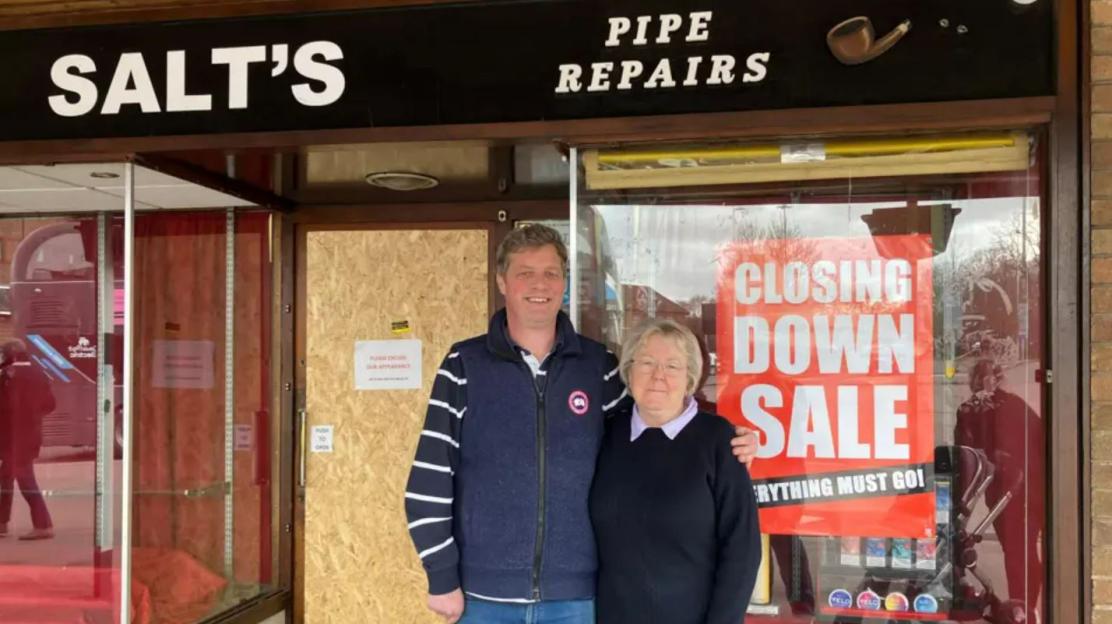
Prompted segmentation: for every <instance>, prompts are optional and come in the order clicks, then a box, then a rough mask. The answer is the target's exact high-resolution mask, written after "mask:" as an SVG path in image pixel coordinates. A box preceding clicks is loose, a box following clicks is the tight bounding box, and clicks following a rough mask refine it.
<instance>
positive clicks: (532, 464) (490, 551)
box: [405, 310, 629, 602]
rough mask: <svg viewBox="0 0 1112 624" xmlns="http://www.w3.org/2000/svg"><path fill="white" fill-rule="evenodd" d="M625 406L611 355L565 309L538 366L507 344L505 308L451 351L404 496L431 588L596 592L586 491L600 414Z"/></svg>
mask: <svg viewBox="0 0 1112 624" xmlns="http://www.w3.org/2000/svg"><path fill="white" fill-rule="evenodd" d="M534 366H536V363H535V362H534ZM628 404H629V400H628V398H627V396H626V391H625V388H624V387H623V386H622V383H621V380H620V378H619V375H618V362H617V358H616V357H615V356H614V355H613V354H612V353H610V352H608V351H607V350H606V349H605V347H603V346H602V345H601V344H599V343H597V342H595V341H593V340H590V339H588V338H585V337H583V336H579V335H578V334H576V333H575V330H574V329H573V327H572V325H571V322H570V321H569V320H568V318H567V317H566V316H565V315H564V314H563V313H561V314H560V316H559V318H558V320H557V333H556V344H555V347H554V348H553V352H552V353H551V354H550V355H549V356H548V357H547V358H546V359H545V361H544V362H542V363H540V365H539V367H536V368H534V367H531V366H530V365H529V364H528V363H527V362H526V359H525V358H523V354H522V352H521V350H520V349H518V348H517V347H516V346H514V345H513V343H512V341H511V340H510V339H509V335H508V331H507V329H506V316H505V311H504V310H503V311H500V312H499V313H497V314H496V315H495V316H494V317H493V318H492V319H491V323H490V328H489V331H488V333H487V334H485V335H483V336H478V337H475V338H472V339H470V340H466V341H464V342H461V343H457V344H456V345H453V347H452V349H451V351H450V353H449V354H448V355H447V357H445V358H444V361H443V363H442V364H441V366H440V369H439V370H438V371H437V374H436V380H435V382H434V383H433V389H432V396H431V398H430V399H429V405H428V410H427V413H426V416H425V424H424V428H423V430H422V431H421V435H420V437H419V440H418V443H417V451H416V457H415V459H414V462H413V467H412V469H411V471H410V475H409V482H408V484H407V487H406V493H405V498H406V501H405V508H406V516H407V518H408V521H409V531H410V535H411V536H412V538H413V543H414V545H415V546H416V549H417V553H418V556H419V557H420V559H421V563H422V565H423V566H424V569H425V571H426V574H427V575H428V581H429V592H430V593H432V594H444V593H447V592H450V591H452V590H454V589H457V588H460V587H462V588H463V590H464V591H465V592H466V593H467V594H469V595H471V596H472V597H477V598H483V599H492V600H500V601H510V602H533V601H538V600H573V599H584V598H591V597H593V596H594V591H595V573H596V568H597V562H596V558H595V557H596V552H595V541H594V534H593V532H592V529H591V522H590V516H589V514H588V509H587V501H588V495H589V492H590V485H591V480H592V477H593V475H594V469H595V460H596V457H597V454H598V449H599V445H600V444H601V440H602V435H603V418H604V414H609V413H613V412H615V411H618V410H620V409H623V408H625V409H628Z"/></svg>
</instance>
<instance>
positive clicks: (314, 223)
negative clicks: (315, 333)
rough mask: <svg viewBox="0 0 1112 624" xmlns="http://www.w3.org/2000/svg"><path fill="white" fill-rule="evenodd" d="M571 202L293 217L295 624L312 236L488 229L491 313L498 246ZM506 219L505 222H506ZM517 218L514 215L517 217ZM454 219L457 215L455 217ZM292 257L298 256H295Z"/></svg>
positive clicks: (331, 210)
mask: <svg viewBox="0 0 1112 624" xmlns="http://www.w3.org/2000/svg"><path fill="white" fill-rule="evenodd" d="M568 211H569V205H568V202H567V201H566V200H562V201H541V202H478V203H470V204H467V203H464V204H447V203H446V204H429V205H414V204H401V205H394V206H381V205H375V206H343V207H336V206H328V207H320V206H316V207H315V206H305V207H302V208H300V209H298V210H297V211H295V212H294V213H292V214H291V215H290V218H289V219H288V220H287V223H286V227H285V229H284V231H283V235H284V237H288V238H287V239H286V240H288V241H290V242H291V243H292V246H291V247H287V249H291V250H293V253H292V254H287V255H286V257H285V259H284V261H285V262H286V263H287V264H288V267H289V269H290V270H289V272H288V281H287V282H286V283H287V284H288V285H289V286H291V289H290V290H289V291H286V292H292V293H293V302H292V311H293V315H292V316H293V319H292V323H291V324H292V327H291V329H292V331H293V341H292V345H291V346H292V350H291V352H290V356H291V357H290V358H289V360H287V361H289V362H291V363H292V370H293V385H292V388H291V389H292V393H291V395H292V396H290V399H291V400H290V401H288V402H286V404H287V405H288V409H289V411H290V416H291V418H290V419H289V420H287V421H286V422H289V423H291V424H292V430H291V431H290V432H289V435H290V450H291V453H290V462H289V464H288V472H287V474H289V475H291V476H292V478H291V479H290V487H289V488H288V491H287V493H286V495H287V496H288V498H289V501H290V504H291V506H292V516H293V521H292V527H291V544H290V548H291V551H290V562H291V566H290V568H291V573H292V578H291V579H290V580H291V583H290V588H291V590H292V592H293V613H292V620H291V621H292V622H295V623H299V622H304V621H305V619H304V618H305V572H304V561H305V551H304V548H305V540H304V535H305V496H304V490H303V488H301V486H300V484H299V483H298V476H299V475H298V470H299V462H300V458H301V453H302V452H303V449H302V448H301V439H300V435H298V432H299V427H300V422H299V417H298V415H299V413H300V410H302V409H304V407H305V402H306V396H305V390H306V354H307V349H306V345H307V335H306V325H305V322H306V309H305V304H306V296H307V294H308V284H307V282H306V279H305V275H306V251H305V250H306V243H307V239H308V234H309V233H310V232H327V231H353V230H372V231H399V230H455V229H468V230H479V229H481V230H485V231H486V232H487V266H488V267H489V268H490V269H489V275H490V277H489V280H488V293H489V296H488V314H489V313H493V311H494V310H495V309H497V308H498V307H500V306H501V296H500V295H498V294H497V293H498V289H497V288H496V287H495V285H494V266H495V263H494V257H495V251H496V250H497V246H498V242H499V241H500V240H501V239H502V236H504V235H505V233H506V232H508V231H509V230H510V229H511V228H512V227H513V222H514V221H517V220H524V219H550V218H557V219H558V218H562V217H566V216H567V215H568ZM500 215H504V218H500ZM511 215H512V217H511ZM451 217H455V218H454V219H452V218H451ZM290 256H292V257H290Z"/></svg>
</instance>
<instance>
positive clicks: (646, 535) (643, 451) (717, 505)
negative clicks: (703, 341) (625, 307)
mask: <svg viewBox="0 0 1112 624" xmlns="http://www.w3.org/2000/svg"><path fill="white" fill-rule="evenodd" d="M622 351H623V353H622V358H621V363H620V366H619V371H620V373H619V374H620V375H621V378H622V380H624V381H625V382H626V383H627V385H628V388H629V393H630V395H632V396H633V400H634V405H633V406H632V407H631V408H630V410H631V411H628V412H625V413H621V414H615V415H614V416H613V417H612V418H611V419H610V420H609V421H608V422H607V423H606V434H605V436H604V437H603V441H602V448H601V450H600V451H599V457H598V464H597V467H596V469H595V479H594V483H593V484H592V486H591V496H590V511H591V520H592V523H593V525H594V529H595V535H596V537H597V538H598V562H599V569H598V593H597V616H598V622H599V624H623V623H629V624H634V623H636V624H641V623H642V622H667V623H669V624H683V623H691V624H696V623H698V624H734V623H736V622H740V621H743V620H744V619H745V611H746V606H747V605H748V603H749V597H750V594H752V592H753V584H754V582H755V580H756V576H757V568H758V566H759V565H760V560H761V544H760V536H759V529H758V525H757V501H756V497H755V496H754V494H753V486H752V484H751V483H750V481H749V474H748V472H747V471H746V469H745V466H744V465H741V464H739V463H738V462H737V461H735V460H734V458H733V455H732V454H731V450H730V439H731V438H732V437H733V436H734V428H733V426H732V425H730V423H729V422H728V421H726V419H724V418H722V417H720V416H716V415H714V414H710V413H707V412H702V411H700V410H699V408H698V405H697V404H696V402H695V400H694V399H693V398H692V396H691V395H692V393H693V392H694V391H695V384H696V382H697V381H698V380H699V379H700V375H701V373H702V370H701V369H702V366H701V358H700V351H699V345H698V341H697V340H696V338H695V336H694V334H692V333H691V331H690V330H689V329H687V328H686V327H684V326H682V325H680V324H678V323H676V322H674V321H670V320H656V321H653V322H650V323H648V324H646V325H644V326H642V327H641V328H640V329H639V330H637V331H635V332H633V333H632V334H631V335H630V336H629V337H628V338H627V340H626V342H625V345H624V346H623V347H622Z"/></svg>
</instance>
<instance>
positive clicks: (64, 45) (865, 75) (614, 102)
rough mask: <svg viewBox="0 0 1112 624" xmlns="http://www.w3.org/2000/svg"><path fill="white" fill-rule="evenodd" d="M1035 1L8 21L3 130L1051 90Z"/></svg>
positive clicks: (135, 131) (760, 2)
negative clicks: (89, 23) (38, 23)
mask: <svg viewBox="0 0 1112 624" xmlns="http://www.w3.org/2000/svg"><path fill="white" fill-rule="evenodd" d="M1053 42H1054V27H1053V6H1052V3H1051V2H1050V0H1025V1H1023V2H1018V1H1016V0H997V1H994V2H969V1H968V0H854V1H852V2H850V1H849V0H834V1H826V2H814V1H812V2H804V3H802V4H798V5H792V4H784V3H783V2H777V1H774V0H754V1H752V2H728V1H726V0H700V1H699V2H694V3H680V2H677V1H676V0H637V1H636V2H633V1H632V0H610V1H606V2H603V1H601V0H549V1H546V2H534V1H508V2H496V3H461V4H454V5H441V6H422V7H407V8H397V7H394V8H388V9H367V10H359V11H348V12H334V13H318V14H304V15H280V16H261V17H250V18H239V19H222V20H204V21H181V22H172V23H162V24H121V25H112V26H97V27H82V28H70V29H58V30H54V31H9V32H5V33H3V34H2V35H0V53H2V54H3V56H4V58H5V59H6V60H7V63H8V64H7V67H8V69H9V71H8V73H7V75H6V76H5V78H6V81H5V89H3V91H2V92H0V110H3V112H4V115H3V117H2V119H4V120H6V121H5V122H0V123H2V125H0V138H2V139H7V140H12V139H51V138H55V139H57V138H77V137H84V138H89V137H127V136H152V135H182V134H209V133H228V132H266V131H283V130H313V129H340V128H368V127H398V126H426V125H436V124H472V123H492V122H524V121H546V120H569V119H587V118H602V117H623V116H638V115H662V114H678V113H702V112H717V111H745V110H761V109H766V110H767V109H782V108H803V107H822V106H851V105H859V104H887V103H898V102H930V101H947V100H967V99H988V98H1002V97H1023V96H1036V95H1051V94H1053V93H1054V72H1053V67H1054V53H1053V50H1054V45H1053Z"/></svg>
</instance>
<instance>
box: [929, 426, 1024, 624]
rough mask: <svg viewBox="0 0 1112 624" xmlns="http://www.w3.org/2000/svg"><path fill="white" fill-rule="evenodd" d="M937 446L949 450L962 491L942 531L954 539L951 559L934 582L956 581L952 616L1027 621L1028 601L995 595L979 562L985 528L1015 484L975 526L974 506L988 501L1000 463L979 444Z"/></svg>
mask: <svg viewBox="0 0 1112 624" xmlns="http://www.w3.org/2000/svg"><path fill="white" fill-rule="evenodd" d="M938 451H939V452H947V453H949V454H950V458H949V459H950V462H949V463H950V465H951V466H953V467H954V468H955V473H956V475H955V476H956V482H957V492H959V493H960V496H957V497H955V498H954V509H953V514H952V517H953V522H952V523H950V524H947V525H946V529H945V530H944V531H943V534H942V536H941V537H942V543H943V544H950V545H951V548H952V550H951V551H950V555H951V556H948V557H946V560H947V563H946V564H945V565H944V566H943V567H942V569H941V570H939V573H938V576H937V577H936V578H935V580H934V581H932V584H933V583H938V584H940V585H942V586H943V587H953V592H954V606H953V610H952V611H951V617H952V618H953V619H955V620H959V621H982V620H983V621H987V622H993V623H994V624H1023V623H1025V622H1026V621H1027V615H1026V611H1025V609H1024V605H1023V603H1022V602H1019V601H1015V600H1001V599H1000V598H999V597H998V596H997V595H996V592H995V588H994V586H993V583H992V581H991V580H989V578H988V577H987V576H986V575H985V574H984V573H983V572H982V571H981V570H979V569H978V568H977V545H978V544H980V543H981V541H982V540H983V539H984V534H985V532H986V531H988V528H989V527H990V526H992V523H993V521H995V520H996V518H997V517H999V516H1000V514H1001V513H1003V512H1004V510H1005V509H1006V508H1007V506H1008V503H1010V502H1011V501H1012V498H1014V490H1013V489H1012V488H1009V489H1008V491H1006V492H1005V493H1004V495H1003V496H1001V497H1000V500H998V501H997V502H996V504H994V505H992V507H991V508H989V509H988V513H987V514H986V515H985V517H984V518H982V519H981V520H980V521H979V522H977V524H976V525H975V526H972V527H971V526H970V522H971V520H972V515H973V510H974V509H975V508H976V507H977V504H978V503H980V502H982V501H984V502H985V503H986V504H987V502H988V501H987V499H986V496H985V493H986V491H987V490H988V488H989V486H990V485H992V483H993V481H995V480H996V479H997V470H996V466H994V465H993V463H992V462H991V461H989V459H988V457H987V456H986V455H985V452H984V451H982V450H980V449H975V448H972V447H968V446H951V447H939V448H938ZM951 577H952V578H951ZM974 580H976V584H975V583H974V582H973V581H974ZM978 585H979V587H978Z"/></svg>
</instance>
